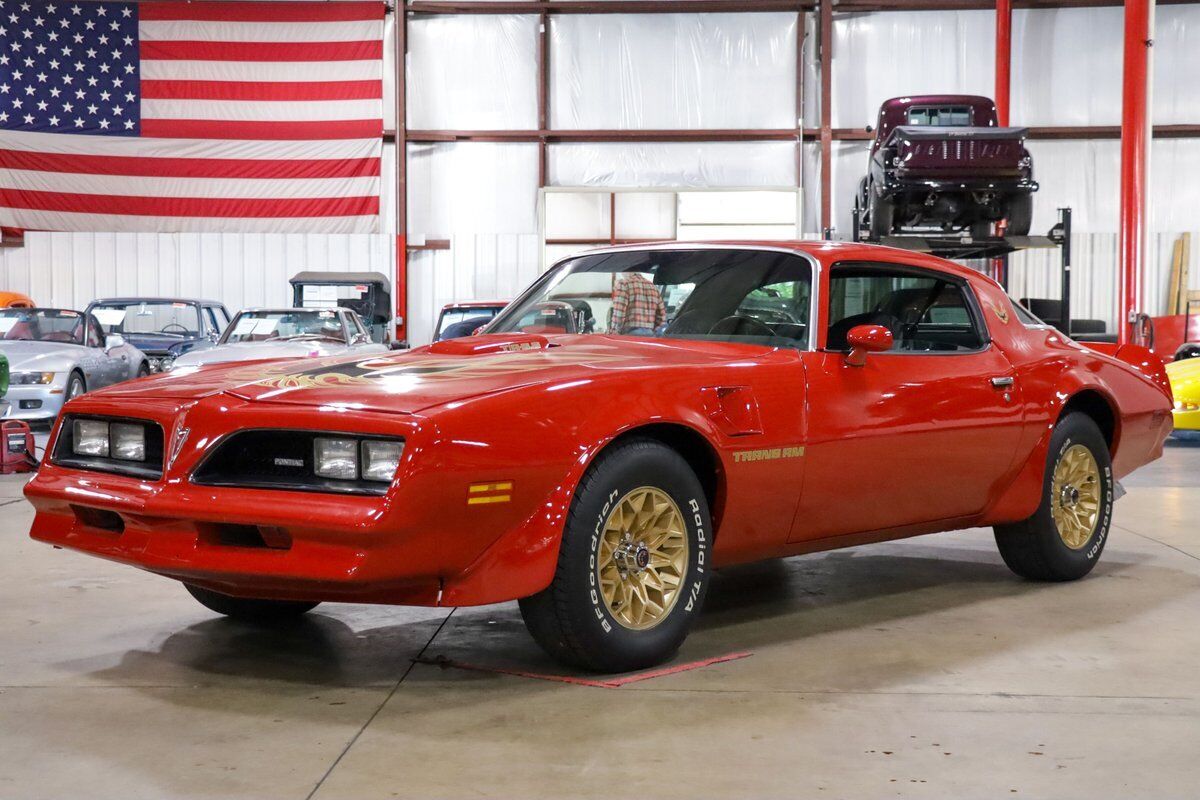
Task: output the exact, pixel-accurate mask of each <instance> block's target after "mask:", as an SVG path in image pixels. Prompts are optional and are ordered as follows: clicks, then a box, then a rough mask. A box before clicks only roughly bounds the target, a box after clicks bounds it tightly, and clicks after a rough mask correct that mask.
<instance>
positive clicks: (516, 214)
mask: <svg viewBox="0 0 1200 800" xmlns="http://www.w3.org/2000/svg"><path fill="white" fill-rule="evenodd" d="M537 161H538V147H537V145H536V144H508V143H491V142H452V143H446V144H419V145H418V144H412V145H409V146H408V176H407V177H408V228H409V234H410V236H414V235H415V236H420V235H424V236H432V237H437V238H442V237H444V236H447V235H449V234H456V233H460V232H463V233H489V234H496V233H508V234H521V233H533V232H535V231H537V229H538V228H537V176H538V167H537Z"/></svg>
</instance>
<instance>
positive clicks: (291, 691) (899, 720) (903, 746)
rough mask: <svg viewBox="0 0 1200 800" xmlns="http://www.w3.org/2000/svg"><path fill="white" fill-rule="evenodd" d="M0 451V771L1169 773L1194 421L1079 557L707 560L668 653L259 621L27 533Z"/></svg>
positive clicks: (47, 782) (506, 790)
mask: <svg viewBox="0 0 1200 800" xmlns="http://www.w3.org/2000/svg"><path fill="white" fill-rule="evenodd" d="M22 483H23V481H21V480H18V479H15V478H4V479H0V798H4V799H5V800H9V799H10V798H11V799H12V800H29V799H32V798H62V797H88V798H91V799H93V800H98V799H99V798H120V799H121V800H135V799H136V798H174V797H187V798H209V797H211V798H231V797H239V798H241V797H253V798H272V800H276V799H283V800H288V799H290V798H296V799H297V800H301V799H302V798H309V797H315V798H320V799H321V800H328V798H355V800H371V799H373V798H395V797H406V798H407V797H411V798H426V799H428V798H455V799H456V800H457V799H458V798H466V797H501V798H534V797H553V798H575V797H638V796H644V797H653V798H674V797H687V798H698V797H699V798H704V797H739V798H742V797H789V798H794V797H830V798H837V797H845V798H865V797H883V796H898V797H953V798H956V800H961V798H997V797H1008V796H1016V797H1045V798H1055V799H1056V800H1062V799H1064V798H1076V797H1078V798H1089V799H1093V798H1129V797H1153V798H1156V800H1162V799H1163V798H1192V797H1196V796H1197V793H1198V791H1200V790H1198V789H1197V788H1196V787H1197V786H1198V785H1200V681H1198V680H1197V677H1196V676H1197V664H1198V663H1200V625H1197V620H1198V619H1200V534H1198V533H1197V525H1196V520H1197V519H1198V518H1200V491H1197V486H1198V485H1200V445H1188V444H1180V443H1176V444H1173V445H1172V446H1170V447H1169V449H1168V452H1167V455H1166V458H1164V459H1163V460H1162V461H1161V462H1158V463H1157V464H1155V465H1153V466H1151V467H1148V468H1146V469H1145V470H1143V471H1142V472H1140V473H1139V474H1138V475H1135V476H1133V478H1131V479H1130V480H1128V481H1127V482H1126V486H1127V488H1128V489H1129V494H1128V496H1127V497H1125V498H1124V499H1122V500H1121V501H1120V502H1119V503H1118V504H1117V510H1116V525H1117V530H1116V531H1115V532H1114V534H1113V536H1112V538H1111V539H1110V541H1109V545H1108V549H1107V551H1106V552H1105V554H1104V559H1103V561H1102V563H1101V564H1100V566H1099V567H1098V568H1097V569H1096V571H1095V572H1094V573H1093V574H1092V576H1091V577H1089V578H1088V579H1086V580H1083V581H1081V582H1078V583H1075V584H1069V585H1053V586H1051V585H1038V584H1033V583H1026V582H1022V581H1020V580H1017V579H1016V578H1014V577H1013V576H1011V575H1010V574H1009V572H1008V571H1007V570H1006V569H1005V567H1004V565H1003V564H1002V563H1001V561H1000V558H999V556H998V555H997V553H996V551H995V547H994V545H993V542H992V540H991V534H990V532H989V531H982V530H975V531H969V532H965V533H956V534H942V535H937V536H928V537H923V538H920V539H913V540H909V541H907V542H901V543H894V544H887V545H875V546H871V547H863V548H858V549H854V550H847V551H842V552H837V553H830V554H824V555H815V556H809V557H804V558H796V559H791V560H788V561H785V562H774V563H768V564H763V565H756V566H753V567H748V568H741V569H736V570H728V571H726V572H724V573H722V574H721V575H719V576H718V577H717V578H716V579H715V581H714V583H713V586H712V591H711V593H710V595H709V606H708V608H707V609H706V612H705V614H704V616H703V618H702V620H701V623H700V625H699V627H698V629H697V630H696V631H695V632H694V633H693V634H692V636H691V638H690V639H689V640H688V642H687V644H686V645H685V648H684V651H683V652H682V653H681V655H680V656H679V659H678V663H683V662H688V661H694V660H697V659H704V658H708V657H711V656H718V655H722V654H726V653H730V652H734V651H744V650H749V651H751V652H752V653H753V655H752V656H750V657H748V658H744V659H742V660H738V661H733V662H729V663H724V664H719V665H715V666H710V667H706V668H703V669H698V670H695V671H690V672H684V673H679V674H674V675H670V676H667V677H661V678H656V679H653V680H648V681H645V682H641V683H635V684H630V685H627V686H624V687H622V688H620V689H603V688H592V687H585V686H574V685H566V684H561V683H553V682H546V681H539V680H531V679H528V678H521V677H510V676H506V675H499V674H492V673H483V672H470V671H462V670H458V669H444V668H441V667H438V666H432V665H425V664H416V665H414V664H413V661H412V659H413V658H414V657H416V656H417V655H418V654H424V656H425V657H438V656H444V657H449V658H453V659H457V660H461V661H466V662H472V663H475V664H481V665H492V666H500V667H505V668H515V669H522V670H530V671H543V672H555V671H556V668H555V666H554V665H553V664H551V663H549V662H548V661H547V659H545V658H544V657H543V656H542V655H541V653H540V652H539V651H538V650H537V648H536V647H535V645H534V644H533V642H532V640H531V639H530V638H529V637H528V636H527V635H526V633H525V632H524V630H523V628H522V626H521V622H520V617H519V615H518V613H517V609H516V606H515V605H514V604H509V605H505V606H500V607H495V608H486V609H463V610H459V611H454V612H450V611H446V610H425V609H401V608H372V607H357V606H346V605H330V606H323V607H322V608H320V609H318V611H317V612H316V613H314V614H312V615H310V617H309V618H308V619H306V620H305V621H304V622H302V623H300V624H297V625H295V626H292V627H289V628H286V629H284V630H279V631H275V632H263V631H259V630H255V629H253V628H249V627H245V626H243V625H240V624H237V623H233V622H230V621H227V620H223V619H218V618H216V617H214V616H213V615H212V614H210V613H208V612H207V611H205V610H204V609H203V608H201V607H200V606H199V605H197V604H196V603H194V602H193V601H192V600H191V599H190V598H189V597H188V596H187V595H186V594H185V593H184V592H183V590H182V589H181V588H180V587H178V586H177V585H176V584H174V583H173V582H171V581H168V580H165V579H161V578H157V577H154V576H150V575H147V574H143V573H141V572H138V571H136V570H133V569H128V568H124V567H119V566H116V565H112V564H108V563H106V562H103V561H99V560H96V559H92V558H87V557H85V556H81V555H78V554H73V553H68V552H59V551H54V550H52V549H50V548H47V547H44V546H41V545H36V544H34V543H32V542H30V541H29V540H28V539H27V538H26V532H27V530H28V527H29V522H30V520H31V517H32V514H31V511H30V508H29V507H28V505H27V504H26V503H25V502H24V501H23V500H22V499H20V498H21V495H20V489H21V485H22Z"/></svg>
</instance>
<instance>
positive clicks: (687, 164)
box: [550, 142, 796, 188]
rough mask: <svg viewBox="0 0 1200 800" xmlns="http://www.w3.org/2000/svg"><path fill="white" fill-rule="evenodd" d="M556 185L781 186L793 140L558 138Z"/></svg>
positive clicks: (792, 173)
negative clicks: (585, 140)
mask: <svg viewBox="0 0 1200 800" xmlns="http://www.w3.org/2000/svg"><path fill="white" fill-rule="evenodd" d="M550 182H551V184H553V185H555V186H615V187H622V186H627V187H653V186H663V187H676V188H693V187H695V188H703V187H744V188H757V187H783V186H795V185H796V145H795V143H793V142H694V143H693V142H664V143H648V144H622V143H598V144H558V145H554V146H552V147H551V148H550Z"/></svg>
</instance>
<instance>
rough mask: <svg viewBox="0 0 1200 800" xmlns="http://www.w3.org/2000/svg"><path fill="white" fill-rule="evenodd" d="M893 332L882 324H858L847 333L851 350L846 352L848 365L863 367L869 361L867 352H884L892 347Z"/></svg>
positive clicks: (847, 342) (847, 340) (847, 341)
mask: <svg viewBox="0 0 1200 800" xmlns="http://www.w3.org/2000/svg"><path fill="white" fill-rule="evenodd" d="M894 341H895V340H894V339H893V337H892V332H891V331H889V330H888V329H887V328H885V327H883V326H882V325H858V326H855V327H853V328H851V329H850V332H849V333H847V334H846V344H848V345H850V352H849V353H847V354H846V365H847V366H850V367H861V366H863V365H864V364H866V363H867V353H883V352H885V351H887V350H891V349H892V344H893V343H894Z"/></svg>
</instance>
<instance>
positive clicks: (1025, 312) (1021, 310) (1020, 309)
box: [1008, 297, 1046, 325]
mask: <svg viewBox="0 0 1200 800" xmlns="http://www.w3.org/2000/svg"><path fill="white" fill-rule="evenodd" d="M1008 301H1009V302H1010V303H1012V307H1013V311H1015V312H1016V314H1017V319H1019V320H1020V321H1021V324H1022V325H1045V324H1046V323H1044V322H1042V321H1041V320H1040V319H1038V318H1037V317H1035V316H1034V315H1033V314H1032V313H1031V312H1030V310H1029V309H1027V308H1026V307H1025V306H1023V305H1021V304H1020V303H1018V302H1017V301H1016V300H1013V299H1012V298H1011V297H1010V298H1008Z"/></svg>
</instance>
